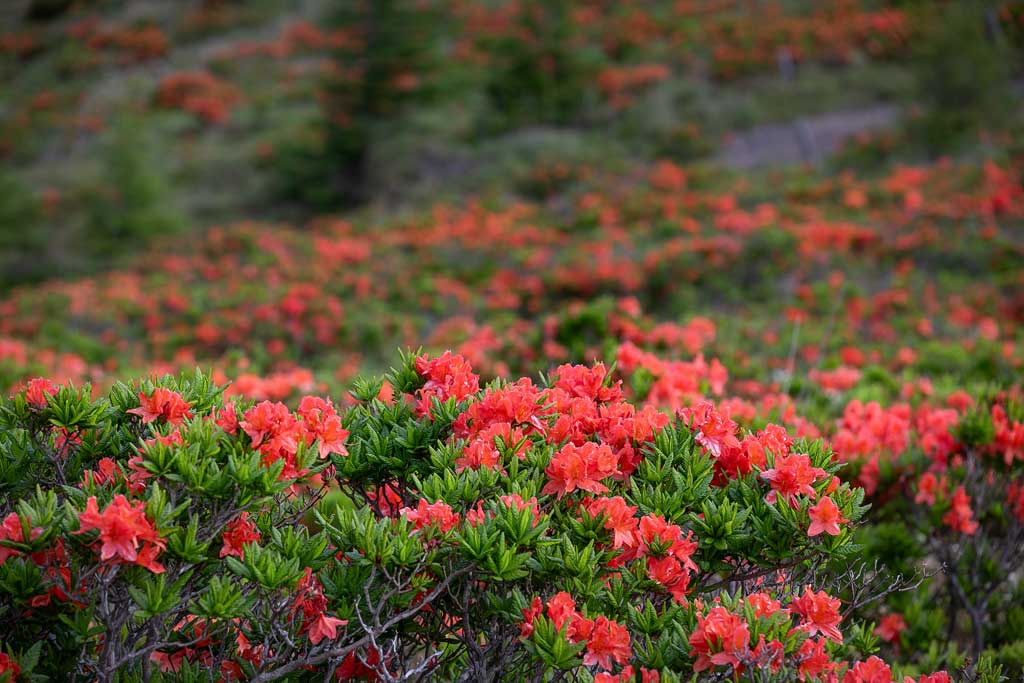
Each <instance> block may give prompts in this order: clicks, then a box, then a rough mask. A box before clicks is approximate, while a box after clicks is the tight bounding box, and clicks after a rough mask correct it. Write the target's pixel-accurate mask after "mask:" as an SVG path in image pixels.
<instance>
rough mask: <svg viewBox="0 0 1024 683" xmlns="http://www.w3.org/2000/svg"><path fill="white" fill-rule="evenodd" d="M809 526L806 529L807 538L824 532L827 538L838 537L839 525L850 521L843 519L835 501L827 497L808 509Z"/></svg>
mask: <svg viewBox="0 0 1024 683" xmlns="http://www.w3.org/2000/svg"><path fill="white" fill-rule="evenodd" d="M807 513H808V514H809V515H810V517H811V525H810V526H809V527H808V528H807V535H808V536H817V535H818V534H820V533H822V532H825V533H826V534H828V535H829V536H838V535H839V531H840V530H839V525H840V524H843V523H844V522H848V521H850V520H848V519H846V518H845V517H843V515H842V513H841V512H840V511H839V507H838V506H837V505H836V503H835V501H834V500H832V499H831V498H829V497H828V496H825V497H823V498H822V499H821V500H819V501H818V503H817V505H814V506H813V507H810V508H808V510H807Z"/></svg>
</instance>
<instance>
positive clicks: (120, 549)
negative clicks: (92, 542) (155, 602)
mask: <svg viewBox="0 0 1024 683" xmlns="http://www.w3.org/2000/svg"><path fill="white" fill-rule="evenodd" d="M78 521H79V524H80V525H81V526H80V528H79V530H78V531H76V532H75V533H76V534H84V533H87V532H89V531H93V530H98V531H99V532H100V535H99V541H100V542H101V543H102V547H101V549H100V559H101V560H103V561H104V562H106V561H107V560H114V561H115V562H124V563H128V564H137V565H139V566H140V567H145V568H146V569H148V570H150V571H151V572H153V573H155V574H161V573H163V571H164V567H163V565H161V564H160V563H159V562H157V561H156V557H157V555H159V554H160V551H162V550H163V549H164V547H165V546H166V542H165V541H164V539H162V538H160V534H159V533H158V532H157V530H156V527H155V526H153V523H152V522H150V521H149V519H148V518H147V517H146V506H145V504H143V503H142V501H135V502H134V503H132V502H129V501H128V499H127V498H125V497H124V496H122V495H120V494H119V495H117V496H115V497H114V500H113V502H111V503H110V505H108V506H107V507H106V509H105V510H104V511H103V512H102V513H101V512H100V511H99V507H98V505H97V503H96V496H90V497H89V500H88V501H86V504H85V512H82V513H81V514H80V515H79V516H78Z"/></svg>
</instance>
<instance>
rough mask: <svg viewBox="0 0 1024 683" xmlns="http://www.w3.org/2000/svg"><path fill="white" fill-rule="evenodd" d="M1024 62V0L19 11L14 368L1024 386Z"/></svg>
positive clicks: (275, 383)
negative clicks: (416, 367) (591, 367)
mask: <svg viewBox="0 0 1024 683" xmlns="http://www.w3.org/2000/svg"><path fill="white" fill-rule="evenodd" d="M1022 49H1024V2H1011V1H1000V2H973V1H969V0H959V1H956V0H950V1H938V0H928V1H924V0H918V1H914V0H891V1H883V0H773V1H769V0H631V1H627V2H622V1H612V0H487V1H483V0H373V1H372V2H369V1H365V2H360V1H357V0H330V1H329V0H301V1H299V0H130V1H129V0H3V1H2V2H0V83H2V87H0V386H2V387H10V386H16V385H17V384H18V383H19V382H23V381H24V380H25V379H26V378H28V377H32V376H37V375H48V376H50V377H52V378H54V379H56V380H58V381H62V380H68V379H71V380H74V381H78V382H80V381H92V382H94V383H96V384H97V385H98V386H103V385H105V384H109V383H110V382H112V381H113V380H114V379H115V378H117V377H124V376H127V375H130V374H132V373H140V372H164V371H176V370H179V369H182V368H186V369H188V368H192V367H195V366H196V365H200V366H202V367H204V368H210V367H213V368H216V369H217V372H218V373H219V374H218V375H217V379H218V381H226V380H232V381H234V382H235V383H234V385H233V389H232V391H238V392H241V393H246V394H248V395H251V396H254V397H259V398H266V397H274V398H285V397H287V396H289V395H290V392H292V391H298V390H300V389H301V390H304V391H309V390H310V387H313V386H318V387H320V388H321V389H324V390H333V391H336V390H339V389H340V388H343V387H344V386H347V383H348V382H349V381H350V379H351V378H352V377H353V376H354V374H355V373H356V372H357V371H360V370H362V371H366V372H374V371H378V370H382V369H385V368H386V367H387V366H388V363H389V362H392V361H393V359H394V356H395V351H396V349H398V348H400V347H410V348H416V347H418V346H420V345H423V346H425V347H426V348H427V349H428V350H443V349H445V348H452V349H456V350H457V351H459V352H460V353H463V354H465V355H466V356H467V357H469V358H470V360H471V361H472V363H473V365H474V368H476V369H477V370H478V371H479V372H481V374H483V375H484V376H485V377H493V376H495V375H500V374H502V373H505V372H522V373H535V372H537V371H540V370H545V369H547V368H549V367H551V366H552V365H553V364H557V363H560V362H564V361H569V360H574V361H589V360H592V359H593V358H595V357H601V358H607V359H612V358H615V357H616V354H621V353H622V348H623V346H621V345H622V344H627V343H628V344H632V343H637V344H641V345H645V347H646V348H650V349H652V350H654V351H657V352H658V353H663V354H665V356H667V357H672V358H691V357H693V356H694V354H698V353H703V352H705V351H706V352H707V353H708V354H710V355H714V356H716V357H720V358H721V360H722V362H723V363H725V366H726V367H728V369H729V373H730V377H733V378H735V379H736V380H737V381H739V382H743V381H752V382H753V381H757V382H768V383H769V384H766V385H765V386H776V387H778V388H781V389H782V390H784V391H788V392H791V393H793V395H798V396H804V395H806V394H807V392H810V393H811V394H812V395H814V396H816V397H817V398H818V399H820V403H821V406H822V410H824V411H825V412H829V411H832V412H835V410H837V406H836V405H833V403H834V401H833V400H832V399H831V398H829V394H828V392H829V391H832V390H834V389H835V386H833V384H834V382H839V385H841V386H842V387H843V388H849V387H851V386H854V385H857V382H858V381H859V380H858V378H859V377H860V375H859V374H851V373H849V372H846V371H845V370H844V369H843V368H849V367H852V366H851V363H852V362H853V361H852V360H851V359H853V360H857V365H858V366H863V365H865V364H875V365H877V366H879V367H880V368H883V369H884V372H882V371H880V372H879V373H876V374H874V375H870V376H869V375H865V377H869V379H871V381H868V380H867V379H865V380H864V383H865V384H864V387H863V392H864V398H881V397H884V396H889V395H894V394H895V392H896V391H897V390H898V388H899V385H898V382H897V380H896V379H894V378H893V376H892V375H890V374H889V373H896V374H895V376H896V377H899V376H901V375H900V373H904V374H905V373H907V372H909V371H911V370H912V371H914V372H918V373H923V374H925V375H927V376H930V377H933V378H937V377H939V376H941V377H942V378H944V381H947V382H948V383H950V385H951V386H963V385H964V383H966V382H978V383H983V382H987V381H990V380H992V379H993V377H1004V376H1010V375H1011V374H1012V373H1013V372H1014V368H1016V367H1018V366H1019V364H1020V362H1021V357H1022V355H1021V346H1020V340H1019V337H1020V333H1019V331H1018V330H1019V329H1020V325H1019V324H1018V323H1019V321H1020V320H1021V319H1024V281H1022V280H1021V272H1022V270H1024V251H1022V249H1024V240H1022V239H1021V229H1022V226H1024V196H1022V187H1021V182H1020V177H1021V167H1022V164H1024V143H1022V141H1024V136H1022V135H1021V133H1022V132H1024V117H1022V108H1021V98H1022V80H1021V79H1022V75H1024V70H1022V52H1021V51H1022ZM627 348H628V347H627ZM851 348H853V349H854V351H856V353H854V352H853V351H850V352H849V353H846V351H849V349H851ZM844 353H845V355H844ZM851 354H852V355H851ZM700 362H701V363H703V361H702V360H701V361H700ZM702 367H703V366H702ZM803 371H815V372H819V371H820V372H833V371H835V372H837V373H839V374H837V375H828V374H826V375H820V376H816V377H817V379H813V380H812V381H811V382H810V383H809V384H807V383H804V384H802V385H801V379H800V375H801V373H802V372H803ZM844 373H845V374H844ZM638 377H639V379H637V380H636V381H637V382H638V384H637V387H635V388H636V389H637V395H644V391H645V390H646V389H649V388H650V384H651V382H652V381H653V376H645V375H642V373H641V374H640V375H638ZM645 377H646V379H645ZM667 381H668V380H666V382H667ZM771 382H776V384H770V383H771ZM738 386H741V387H742V386H744V385H742V384H739V385H738ZM750 386H753V385H750ZM809 386H810V387H812V388H811V389H808V387H809ZM858 386H859V385H858ZM680 391H683V389H680V388H679V387H676V388H675V389H672V392H676V393H678V392H680ZM683 393H684V394H685V391H683ZM670 394H671V392H670ZM671 395H672V396H675V394H671ZM680 395H682V394H680ZM662 398H665V397H664V396H662ZM652 400H655V399H652ZM672 400H673V401H674V400H676V399H675V398H673V399H672ZM816 400H817V399H816ZM655 402H657V401H655ZM669 402H671V401H669Z"/></svg>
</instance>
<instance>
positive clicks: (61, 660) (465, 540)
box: [0, 353, 1009, 682]
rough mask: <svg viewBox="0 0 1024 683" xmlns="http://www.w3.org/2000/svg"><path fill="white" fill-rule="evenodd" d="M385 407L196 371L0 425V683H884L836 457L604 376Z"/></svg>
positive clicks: (377, 387) (70, 401)
mask: <svg viewBox="0 0 1024 683" xmlns="http://www.w3.org/2000/svg"><path fill="white" fill-rule="evenodd" d="M387 383H388V386H390V387H392V389H393V390H392V391H385V390H384V386H385V385H384V380H383V379H378V380H375V381H372V380H360V381H357V382H356V383H355V385H354V389H353V391H352V406H351V407H350V408H349V409H348V410H347V411H343V413H341V414H339V413H338V411H337V409H336V407H335V406H334V404H332V403H331V402H330V401H328V400H325V399H321V398H317V397H311V396H308V397H305V398H303V399H302V401H301V402H300V403H299V406H298V409H297V410H296V411H292V410H290V409H289V408H287V407H286V406H284V405H282V404H276V403H272V402H269V401H264V402H262V403H259V404H255V405H254V404H253V403H252V402H247V401H238V402H232V401H225V400H224V399H223V398H222V396H221V393H220V390H219V389H218V388H217V387H215V386H213V385H211V383H210V382H209V380H208V379H207V378H205V377H204V376H203V375H201V374H198V373H197V374H195V375H191V376H182V377H179V378H171V377H164V378H163V379H160V380H158V381H154V380H144V381H141V382H139V383H137V384H136V385H135V386H128V385H125V384H117V385H115V386H114V387H113V388H112V390H111V391H110V393H109V395H108V396H106V397H104V398H100V399H93V398H91V396H90V393H91V392H90V390H89V388H88V387H84V388H81V389H78V388H75V387H72V386H57V385H55V384H52V383H50V382H49V381H47V380H43V379H37V380H33V381H32V382H30V383H29V384H28V385H27V386H26V388H25V389H24V390H22V391H20V392H19V393H17V394H16V395H15V396H13V397H12V398H11V399H9V400H4V401H3V403H2V404H0V454H2V455H0V489H2V490H3V492H4V497H3V501H4V502H3V503H2V504H0V505H2V507H0V512H2V514H3V522H2V525H0V625H2V627H3V633H4V640H5V644H4V651H5V652H6V654H5V655H4V657H5V658H4V659H0V666H2V667H4V668H2V669H0V672H4V671H6V672H7V673H11V672H14V674H15V676H18V677H26V676H36V675H49V676H51V677H57V678H60V679H62V680H67V679H72V678H75V677H85V678H89V679H96V680H100V681H110V680H114V679H115V678H116V679H117V680H163V679H165V678H168V677H176V678H178V679H181V678H184V679H186V680H191V679H196V678H202V679H204V680H205V679H208V678H222V679H226V680H238V679H248V680H253V681H267V680H277V679H284V678H287V679H288V680H323V678H324V676H325V674H327V675H328V676H329V675H330V674H331V673H332V672H333V674H334V675H335V676H336V677H338V678H342V679H358V678H368V679H373V680H377V679H385V680H405V679H412V678H423V677H425V676H428V675H429V676H431V677H434V678H439V679H444V680H474V681H482V680H522V679H526V678H536V679H538V680H544V679H547V678H549V677H560V676H564V675H571V676H574V677H579V676H585V677H586V678H587V679H590V678H592V679H593V680H594V681H602V682H603V681H612V680H626V679H631V678H632V677H634V676H639V677H642V679H643V680H645V681H652V680H659V679H660V680H666V681H676V680H682V679H684V678H685V679H691V677H695V678H694V679H695V680H720V679H721V678H723V677H732V678H734V679H736V680H757V681H767V680H778V681H782V680H793V679H794V678H795V677H797V676H798V675H799V676H800V677H801V678H807V677H810V678H811V679H815V678H819V679H828V678H830V677H832V676H836V675H842V672H843V671H846V674H845V678H844V680H845V681H862V680H882V679H881V678H871V676H876V677H877V676H880V675H884V676H886V678H885V679H884V680H887V681H888V680H891V679H892V673H891V670H890V668H889V667H888V666H887V665H886V664H884V663H883V662H882V660H880V659H878V657H876V656H869V653H870V652H871V651H872V648H873V645H872V642H873V641H872V638H871V637H870V628H864V627H861V626H856V625H851V623H850V622H851V619H852V617H851V616H850V612H849V608H850V607H852V606H853V605H845V606H844V604H843V602H842V601H841V599H840V598H841V596H843V595H845V593H844V588H843V586H844V585H847V584H848V583H850V582H851V581H852V580H853V579H851V577H858V576H861V575H860V574H857V573H856V572H857V571H858V569H857V567H858V563H857V561H856V552H857V549H856V546H855V545H854V544H853V543H852V535H851V531H852V527H853V525H855V524H857V523H858V522H859V521H860V520H861V518H862V516H863V514H864V512H865V510H866V509H867V508H866V506H864V505H862V499H863V495H864V494H863V491H861V490H859V489H856V488H851V486H850V485H849V484H841V483H839V481H838V479H837V478H836V477H835V472H836V471H837V469H838V467H839V465H838V463H837V462H836V460H835V459H834V458H833V457H832V455H831V453H830V452H829V451H828V449H826V448H824V447H823V446H822V444H821V443H820V442H807V441H800V440H797V441H794V440H792V439H791V438H790V437H789V436H788V435H786V433H785V432H784V430H782V429H781V428H778V427H771V426H770V427H768V428H766V429H764V430H762V431H760V432H758V433H756V434H748V435H741V434H739V433H738V430H737V427H736V425H735V423H733V422H732V421H731V420H729V419H728V418H727V417H725V416H723V415H722V414H720V413H718V412H717V411H716V410H715V409H714V408H712V407H711V405H710V404H701V405H698V406H696V407H695V408H691V409H683V410H680V411H679V412H678V413H676V415H675V417H674V418H670V417H669V416H667V415H664V414H661V413H658V412H656V411H655V410H653V409H652V408H650V407H648V408H644V409H642V410H640V409H637V408H634V407H633V406H632V405H630V404H629V403H627V402H625V401H624V399H623V395H622V391H621V388H620V386H619V384H618V383H617V382H616V383H613V382H611V381H610V375H609V374H608V372H607V370H606V369H605V367H604V366H603V365H600V364H597V365H595V366H593V367H584V366H569V365H565V366H561V367H559V368H557V370H556V371H555V372H554V373H553V375H552V377H551V382H550V383H549V384H548V385H546V386H538V385H535V384H533V383H532V382H531V381H530V380H528V379H520V380H518V381H516V382H514V383H510V382H507V381H498V382H495V383H493V384H492V385H490V386H488V387H485V388H483V389H481V388H480V386H479V380H478V378H477V376H476V375H475V374H474V373H473V371H472V369H471V368H470V367H469V365H468V363H467V362H466V361H465V359H463V358H462V357H460V356H455V355H452V354H450V353H446V354H444V355H442V356H440V357H434V358H430V357H427V356H420V357H412V356H409V357H406V358H404V359H403V362H402V363H401V364H400V366H399V367H398V368H397V369H394V370H392V372H391V373H390V374H389V376H388V377H387ZM328 497H329V499H330V502H328V501H327V498H328ZM851 572H853V574H851ZM850 585H853V584H852V583H850ZM891 589H892V585H890V586H889V587H888V589H882V591H881V593H875V591H876V590H877V586H875V585H874V584H873V583H872V582H871V581H867V582H866V583H858V584H857V585H856V597H857V599H863V598H865V597H866V596H868V595H875V596H876V597H877V595H880V594H884V593H885V592H886V590H891ZM847 599H850V598H849V597H848V598H847ZM843 630H845V631H846V632H847V634H848V635H849V636H850V638H849V640H848V641H847V642H846V644H845V645H844V644H843V641H844V639H843ZM1007 656H1009V655H1007ZM851 657H852V658H853V659H854V660H857V661H847V660H848V659H849V658H851ZM15 667H17V668H15ZM920 680H921V681H928V682H939V681H945V680H949V679H948V677H944V674H937V675H936V676H934V677H926V676H922V677H921V679H920Z"/></svg>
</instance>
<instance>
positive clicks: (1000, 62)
mask: <svg viewBox="0 0 1024 683" xmlns="http://www.w3.org/2000/svg"><path fill="white" fill-rule="evenodd" d="M985 12H986V10H985V7H984V3H980V2H948V3H945V5H944V7H943V9H942V11H941V12H937V13H928V14H927V15H925V14H923V13H922V14H921V15H920V16H921V17H922V21H923V23H924V35H923V36H922V37H921V39H920V40H919V41H918V42H917V53H916V55H915V59H916V64H917V67H916V68H917V74H918V76H917V77H918V93H919V98H920V100H921V102H922V103H923V105H924V109H925V111H924V114H923V116H922V117H921V118H920V119H918V120H915V121H913V122H912V123H911V132H912V133H913V134H914V135H915V137H916V138H917V139H918V140H919V141H920V143H921V144H922V145H923V146H924V147H925V149H926V150H927V151H928V152H929V153H931V154H939V153H942V152H946V151H949V150H953V149H956V148H958V147H960V146H962V145H963V144H964V143H965V142H966V141H967V140H968V138H969V136H970V135H972V134H975V133H976V132H977V131H978V130H979V129H980V128H984V127H986V126H991V125H994V124H996V123H998V122H999V121H1000V119H1002V118H1003V117H1004V116H1005V115H1006V113H1007V111H1008V107H1009V106H1010V105H1009V99H1008V98H1009V97H1010V92H1009V91H1010V81H1009V79H1010V69H1009V67H1010V63H1011V61H1012V56H1011V53H1010V52H1009V50H1008V47H1007V46H1006V45H1005V44H1004V43H1002V42H998V41H997V39H996V37H995V36H992V35H990V34H989V32H988V30H987V28H986V17H985Z"/></svg>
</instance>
